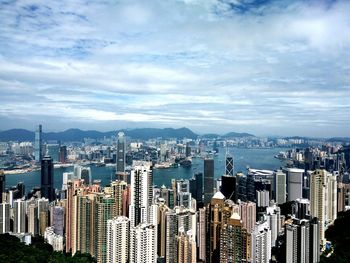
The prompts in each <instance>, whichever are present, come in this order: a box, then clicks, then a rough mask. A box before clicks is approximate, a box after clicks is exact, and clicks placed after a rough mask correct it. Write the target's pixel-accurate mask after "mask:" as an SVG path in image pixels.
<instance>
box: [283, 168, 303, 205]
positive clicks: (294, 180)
mask: <svg viewBox="0 0 350 263" xmlns="http://www.w3.org/2000/svg"><path fill="white" fill-rule="evenodd" d="M286 172H287V178H288V201H295V200H296V199H298V198H303V174H304V170H303V169H297V168H288V169H287V170H286Z"/></svg>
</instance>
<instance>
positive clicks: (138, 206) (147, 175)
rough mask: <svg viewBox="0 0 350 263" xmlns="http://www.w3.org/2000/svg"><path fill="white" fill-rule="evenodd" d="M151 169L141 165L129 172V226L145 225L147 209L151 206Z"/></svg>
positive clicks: (146, 165)
mask: <svg viewBox="0 0 350 263" xmlns="http://www.w3.org/2000/svg"><path fill="white" fill-rule="evenodd" d="M152 182H153V176H152V169H151V166H150V164H148V163H142V164H141V165H137V166H134V167H133V169H132V170H131V195H130V208H129V219H130V226H131V227H135V226H137V225H138V224H140V223H147V222H148V216H149V207H150V206H151V204H152V199H153V191H152Z"/></svg>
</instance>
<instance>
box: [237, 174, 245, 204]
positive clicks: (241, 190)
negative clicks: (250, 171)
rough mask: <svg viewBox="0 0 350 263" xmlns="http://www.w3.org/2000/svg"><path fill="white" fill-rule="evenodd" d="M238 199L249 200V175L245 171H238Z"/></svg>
mask: <svg viewBox="0 0 350 263" xmlns="http://www.w3.org/2000/svg"><path fill="white" fill-rule="evenodd" d="M236 178H237V200H238V199H239V200H241V201H243V202H246V201H247V176H246V175H244V174H243V173H237V174H236Z"/></svg>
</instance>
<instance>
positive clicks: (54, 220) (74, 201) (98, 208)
mask: <svg viewBox="0 0 350 263" xmlns="http://www.w3.org/2000/svg"><path fill="white" fill-rule="evenodd" d="M40 140H41V138H40V137H36V142H37V141H38V144H41V142H40ZM135 147H137V146H135ZM307 151H310V150H307ZM307 151H306V152H307ZM185 152H186V148H185ZM315 152H316V150H315ZM35 153H36V156H37V157H36V158H39V159H38V161H40V166H41V187H40V188H39V189H33V190H32V191H31V192H30V193H29V194H28V195H25V191H24V186H23V185H22V184H20V183H19V184H18V185H17V186H16V187H14V188H11V189H9V190H8V191H5V174H4V173H3V172H0V191H1V195H0V196H1V204H0V233H12V234H14V235H16V236H18V237H19V238H21V239H22V240H24V241H26V242H27V243H28V242H30V237H31V236H35V235H42V236H44V237H45V239H46V241H47V242H48V243H49V244H51V245H52V246H53V248H54V250H57V251H66V252H71V253H72V254H75V253H76V252H77V251H80V252H82V253H90V254H91V255H92V256H93V257H95V258H96V259H97V261H98V262H121V263H122V262H135V263H136V262H137V263H143V262H144V263H149V262H166V263H195V262H207V263H212V262H213V263H214V262H220V263H224V262H288V263H289V262H319V260H320V254H321V253H322V251H323V250H324V249H325V247H326V246H327V245H328V243H327V240H326V238H325V231H326V229H327V228H328V227H329V226H330V225H331V224H333V223H334V221H335V219H336V218H337V212H339V211H343V210H345V209H347V207H348V206H349V205H350V203H349V202H350V198H349V197H350V191H349V189H350V187H349V186H350V185H349V182H348V181H347V180H348V179H349V177H348V174H346V164H347V162H346V158H347V157H346V156H343V157H339V158H338V159H339V160H341V161H340V162H341V165H338V166H337V165H336V164H334V165H333V166H329V167H327V166H326V165H325V164H326V162H324V161H322V160H323V159H322V158H321V159H320V162H319V165H318V163H317V162H316V164H315V163H314V162H312V166H311V162H308V161H306V159H305V167H304V169H300V168H281V169H280V170H276V171H270V170H255V169H248V171H247V173H246V174H244V173H241V172H239V173H235V172H234V162H233V157H232V156H230V155H228V154H227V155H226V157H225V171H224V173H223V175H222V176H221V177H220V178H216V177H215V176H214V171H215V169H214V160H213V159H211V158H205V159H204V160H203V162H204V169H203V171H198V172H196V173H195V174H194V176H193V178H192V179H189V180H187V179H186V180H175V179H173V180H172V182H171V185H169V186H165V185H162V186H155V185H154V184H153V163H152V161H151V160H133V162H132V166H131V170H130V171H127V170H126V162H127V161H126V142H125V136H124V134H119V135H118V145H117V152H116V163H117V166H116V176H115V178H113V180H111V182H110V184H109V185H107V186H102V185H101V184H100V182H99V181H96V180H95V181H94V180H92V177H93V175H92V174H91V170H90V168H89V167H83V166H76V167H75V168H74V171H73V172H71V173H64V174H63V184H62V188H61V189H60V191H57V189H54V186H53V181H54V173H53V162H54V161H53V159H52V157H51V156H50V154H49V152H48V151H46V154H44V153H42V152H41V149H40V147H39V148H36V149H35ZM165 155H166V152H165ZM303 156H309V153H304V154H303ZM308 158H309V159H308V160H314V159H315V158H314V157H313V156H312V157H308ZM308 164H310V166H307V165H308ZM314 165H316V166H314ZM330 167H331V168H332V169H331V168H330ZM336 167H342V168H341V169H336ZM346 178H347V179H346ZM286 211H287V212H286Z"/></svg>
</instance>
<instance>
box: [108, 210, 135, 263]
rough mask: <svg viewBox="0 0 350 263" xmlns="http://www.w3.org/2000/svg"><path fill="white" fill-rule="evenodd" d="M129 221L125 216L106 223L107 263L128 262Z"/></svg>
mask: <svg viewBox="0 0 350 263" xmlns="http://www.w3.org/2000/svg"><path fill="white" fill-rule="evenodd" d="M129 227H130V220H129V219H128V218H127V217H125V216H119V217H114V218H113V219H109V220H108V221H107V258H106V262H107V263H114V262H120V263H127V262H128V260H129Z"/></svg>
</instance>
